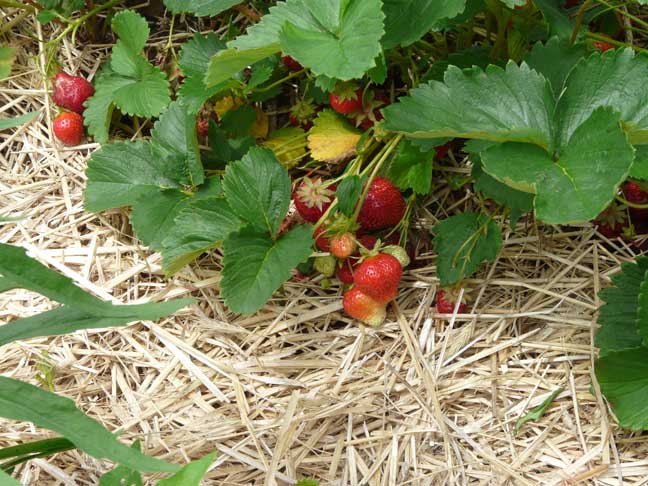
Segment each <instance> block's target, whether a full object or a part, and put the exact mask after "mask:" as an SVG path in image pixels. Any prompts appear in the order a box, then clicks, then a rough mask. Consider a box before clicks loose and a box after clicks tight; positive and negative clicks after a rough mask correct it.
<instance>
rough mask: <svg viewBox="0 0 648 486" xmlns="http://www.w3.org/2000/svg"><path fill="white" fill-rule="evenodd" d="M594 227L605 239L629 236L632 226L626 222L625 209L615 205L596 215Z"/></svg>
mask: <svg viewBox="0 0 648 486" xmlns="http://www.w3.org/2000/svg"><path fill="white" fill-rule="evenodd" d="M594 226H595V227H596V229H597V230H598V232H599V233H601V234H602V235H603V236H605V237H606V238H618V237H619V236H622V235H627V236H630V234H631V233H632V225H631V224H630V221H629V220H628V215H627V213H626V211H625V207H623V206H619V205H617V204H615V203H613V204H611V205H610V206H609V207H608V208H607V209H606V210H605V211H603V212H602V213H601V214H599V215H598V217H597V218H596V219H595V220H594Z"/></svg>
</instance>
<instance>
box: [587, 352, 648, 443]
mask: <svg viewBox="0 0 648 486" xmlns="http://www.w3.org/2000/svg"><path fill="white" fill-rule="evenodd" d="M594 369H595V370H596V378H597V379H598V382H599V385H600V387H601V391H602V392H603V394H604V395H605V398H606V399H607V400H608V402H610V405H612V410H613V411H614V415H616V417H617V419H618V421H619V425H621V427H624V428H628V429H631V430H643V429H647V428H648V348H645V347H639V348H631V349H626V350H623V351H612V352H609V353H607V354H606V355H605V356H603V357H601V358H599V359H598V361H597V362H596V364H595V366H594Z"/></svg>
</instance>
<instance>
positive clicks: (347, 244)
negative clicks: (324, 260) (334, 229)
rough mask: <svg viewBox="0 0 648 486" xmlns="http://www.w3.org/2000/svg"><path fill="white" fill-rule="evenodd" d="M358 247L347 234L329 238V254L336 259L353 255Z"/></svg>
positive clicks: (349, 234)
mask: <svg viewBox="0 0 648 486" xmlns="http://www.w3.org/2000/svg"><path fill="white" fill-rule="evenodd" d="M357 247H358V245H357V244H356V242H355V240H354V239H353V235H352V234H351V233H349V232H346V233H343V234H341V235H339V236H334V237H333V238H331V253H333V254H334V255H335V256H336V257H338V258H341V259H344V258H348V257H350V256H351V255H353V252H355V251H356V248H357Z"/></svg>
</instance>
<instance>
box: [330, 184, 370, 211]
mask: <svg viewBox="0 0 648 486" xmlns="http://www.w3.org/2000/svg"><path fill="white" fill-rule="evenodd" d="M366 179H367V178H366V177H360V176H357V175H356V176H348V177H345V178H344V179H342V182H340V183H339V184H338V186H337V190H336V191H335V196H336V197H337V199H338V209H339V210H340V212H341V213H342V214H344V215H345V216H351V215H352V214H353V210H354V209H355V207H356V204H357V203H358V199H359V198H360V194H361V193H362V186H363V184H364V182H365V180H366Z"/></svg>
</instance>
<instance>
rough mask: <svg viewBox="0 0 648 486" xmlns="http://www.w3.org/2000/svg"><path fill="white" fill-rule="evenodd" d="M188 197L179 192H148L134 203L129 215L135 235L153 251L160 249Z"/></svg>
mask: <svg viewBox="0 0 648 486" xmlns="http://www.w3.org/2000/svg"><path fill="white" fill-rule="evenodd" d="M188 199H189V196H187V195H186V194H184V193H183V192H181V191H176V190H173V189H171V190H166V191H157V192H153V191H151V192H148V193H146V194H145V195H143V196H142V197H140V198H139V199H137V200H136V201H135V205H134V206H133V210H132V212H131V215H130V222H131V224H132V225H133V229H134V230H135V234H136V235H137V237H138V238H139V239H140V240H141V241H142V243H144V244H145V245H146V246H149V247H151V248H152V249H153V250H155V251H159V250H161V249H162V240H164V239H165V238H166V236H167V235H168V234H169V233H170V232H171V231H172V230H173V225H174V220H175V217H176V216H177V215H178V213H179V212H180V210H181V209H183V208H184V207H185V206H186V203H187V200H188Z"/></svg>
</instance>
